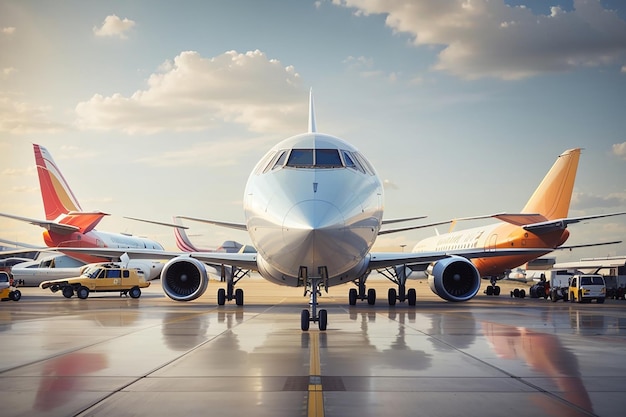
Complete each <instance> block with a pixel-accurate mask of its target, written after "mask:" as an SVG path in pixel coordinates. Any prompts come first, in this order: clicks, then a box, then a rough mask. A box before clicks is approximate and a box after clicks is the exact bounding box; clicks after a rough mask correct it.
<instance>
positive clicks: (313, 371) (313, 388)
mask: <svg viewBox="0 0 626 417" xmlns="http://www.w3.org/2000/svg"><path fill="white" fill-rule="evenodd" d="M321 374H322V371H321V367H320V341H319V333H317V332H311V361H310V368H309V404H308V410H309V412H308V416H309V417H323V416H324V393H323V390H322V376H321Z"/></svg>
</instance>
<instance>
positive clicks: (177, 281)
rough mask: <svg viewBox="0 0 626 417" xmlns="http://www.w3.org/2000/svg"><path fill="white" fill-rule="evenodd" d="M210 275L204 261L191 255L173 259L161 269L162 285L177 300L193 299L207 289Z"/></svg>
mask: <svg viewBox="0 0 626 417" xmlns="http://www.w3.org/2000/svg"><path fill="white" fill-rule="evenodd" d="M208 284H209V277H208V275H207V272H206V268H205V266H204V264H203V263H202V262H200V261H199V260H197V259H195V258H191V257H189V256H179V257H177V258H174V259H171V260H170V261H169V262H168V263H166V264H165V266H164V267H163V271H161V286H162V287H163V291H164V292H165V294H166V295H167V296H168V297H170V298H171V299H172V300H175V301H191V300H195V299H196V298H198V297H200V296H201V295H202V294H204V291H206V288H207V285H208Z"/></svg>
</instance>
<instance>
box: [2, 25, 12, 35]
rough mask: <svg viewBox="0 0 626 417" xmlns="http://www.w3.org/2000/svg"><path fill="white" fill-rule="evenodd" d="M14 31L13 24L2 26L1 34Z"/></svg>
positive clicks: (10, 33)
mask: <svg viewBox="0 0 626 417" xmlns="http://www.w3.org/2000/svg"><path fill="white" fill-rule="evenodd" d="M14 33H15V28H14V27H13V26H9V27H6V28H2V34H3V35H13V34H14Z"/></svg>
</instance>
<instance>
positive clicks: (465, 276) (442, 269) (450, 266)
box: [426, 256, 480, 301]
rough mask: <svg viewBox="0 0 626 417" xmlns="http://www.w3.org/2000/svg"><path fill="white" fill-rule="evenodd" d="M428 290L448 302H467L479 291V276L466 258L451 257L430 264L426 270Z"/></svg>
mask: <svg viewBox="0 0 626 417" xmlns="http://www.w3.org/2000/svg"><path fill="white" fill-rule="evenodd" d="M426 274H427V275H428V284H429V285H430V289H431V290H432V291H433V292H434V293H435V294H437V295H438V296H439V297H441V298H443V299H444V300H448V301H467V300H469V299H471V298H473V297H474V296H475V295H476V293H478V290H479V289H480V274H479V273H478V270H477V269H476V267H475V266H474V264H473V263H471V262H470V261H469V260H467V259H466V258H463V257H461V256H451V257H449V258H445V259H442V260H440V261H437V262H435V263H433V264H431V265H430V266H429V267H428V269H427V270H426Z"/></svg>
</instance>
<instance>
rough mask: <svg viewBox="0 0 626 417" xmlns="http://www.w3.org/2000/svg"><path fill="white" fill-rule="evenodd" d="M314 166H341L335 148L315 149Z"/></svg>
mask: <svg viewBox="0 0 626 417" xmlns="http://www.w3.org/2000/svg"><path fill="white" fill-rule="evenodd" d="M315 166H316V167H319V168H341V167H342V166H343V165H342V164H341V158H340V157H339V151H338V150H337V149H316V150H315Z"/></svg>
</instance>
